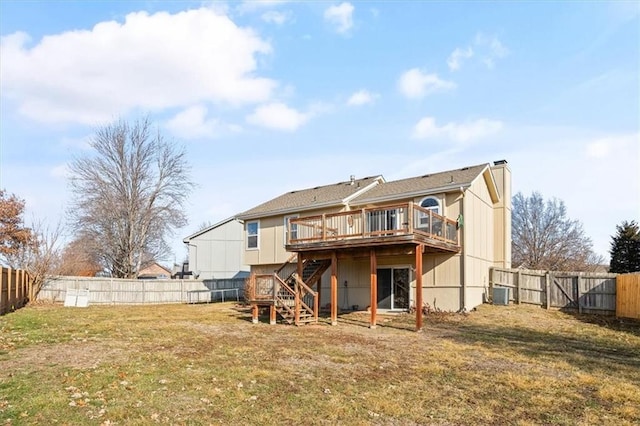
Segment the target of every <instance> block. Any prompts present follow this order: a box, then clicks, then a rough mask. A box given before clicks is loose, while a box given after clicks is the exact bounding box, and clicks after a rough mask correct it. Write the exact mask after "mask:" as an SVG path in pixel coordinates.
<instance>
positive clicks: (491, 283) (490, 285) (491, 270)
mask: <svg viewBox="0 0 640 426" xmlns="http://www.w3.org/2000/svg"><path fill="white" fill-rule="evenodd" d="M494 273H495V269H494V268H493V266H492V267H491V268H489V294H487V302H488V303H493V274H494Z"/></svg>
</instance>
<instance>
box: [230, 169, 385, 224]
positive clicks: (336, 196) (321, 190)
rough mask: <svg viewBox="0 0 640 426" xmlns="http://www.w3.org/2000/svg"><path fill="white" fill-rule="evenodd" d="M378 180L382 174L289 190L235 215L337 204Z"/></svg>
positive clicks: (261, 213) (264, 214)
mask: <svg viewBox="0 0 640 426" xmlns="http://www.w3.org/2000/svg"><path fill="white" fill-rule="evenodd" d="M380 182H384V179H383V178H382V176H369V177H365V178H362V179H354V180H353V181H351V180H348V181H345V182H338V183H334V184H331V185H324V186H316V187H315V188H309V189H302V190H298V191H291V192H287V193H286V194H282V195H280V196H279V197H276V198H274V199H272V200H269V201H267V202H266V203H262V204H260V205H259V206H256V207H254V208H252V209H249V210H247V211H245V212H243V213H240V214H239V215H237V217H238V218H239V219H253V218H257V217H264V216H271V215H276V214H286V213H288V212H296V211H303V210H312V209H316V208H323V207H330V206H338V205H340V204H343V203H345V202H346V201H348V200H349V199H351V198H352V197H354V196H357V195H358V194H359V193H360V192H364V191H366V190H369V189H370V188H371V187H373V186H376V185H377V184H379V183H380Z"/></svg>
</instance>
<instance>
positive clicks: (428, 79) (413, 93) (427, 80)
mask: <svg viewBox="0 0 640 426" xmlns="http://www.w3.org/2000/svg"><path fill="white" fill-rule="evenodd" d="M455 87H456V84H455V83H454V82H452V81H446V80H442V79H440V77H438V74H425V73H423V72H422V71H421V70H419V69H418V68H412V69H410V70H409V71H405V72H404V73H402V75H401V76H400V79H399V80H398V89H399V90H400V92H401V93H402V94H403V95H404V96H406V97H407V98H410V99H420V98H424V97H425V96H427V95H430V94H432V93H435V92H443V91H447V90H452V89H455Z"/></svg>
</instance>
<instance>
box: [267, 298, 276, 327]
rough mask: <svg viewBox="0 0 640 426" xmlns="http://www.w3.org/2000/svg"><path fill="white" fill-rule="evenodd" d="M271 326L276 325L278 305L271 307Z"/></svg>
mask: <svg viewBox="0 0 640 426" xmlns="http://www.w3.org/2000/svg"><path fill="white" fill-rule="evenodd" d="M269 324H271V325H275V324H276V305H275V304H273V303H272V304H271V305H269Z"/></svg>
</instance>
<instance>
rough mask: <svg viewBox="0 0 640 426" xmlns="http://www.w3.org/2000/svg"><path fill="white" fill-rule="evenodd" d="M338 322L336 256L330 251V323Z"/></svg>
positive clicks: (335, 323)
mask: <svg viewBox="0 0 640 426" xmlns="http://www.w3.org/2000/svg"><path fill="white" fill-rule="evenodd" d="M337 324H338V258H337V257H336V252H335V251H334V252H331V325H337Z"/></svg>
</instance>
